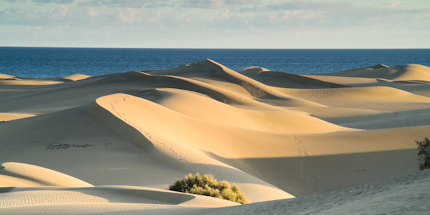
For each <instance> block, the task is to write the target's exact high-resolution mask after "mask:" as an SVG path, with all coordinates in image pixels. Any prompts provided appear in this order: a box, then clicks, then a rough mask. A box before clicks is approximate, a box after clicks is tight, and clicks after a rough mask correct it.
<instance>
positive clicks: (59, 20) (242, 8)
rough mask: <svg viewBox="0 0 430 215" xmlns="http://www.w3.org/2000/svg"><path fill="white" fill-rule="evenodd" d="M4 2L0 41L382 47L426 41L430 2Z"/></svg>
mask: <svg viewBox="0 0 430 215" xmlns="http://www.w3.org/2000/svg"><path fill="white" fill-rule="evenodd" d="M3 2H7V4H5V5H7V6H0V29H1V32H2V33H0V38H3V39H2V41H3V42H0V45H14V44H15V43H16V42H17V41H19V40H25V41H24V42H25V43H29V41H31V40H34V41H35V43H37V42H40V43H41V44H45V43H46V41H49V39H50V38H51V39H52V37H54V38H59V39H58V40H51V41H57V42H58V43H61V38H62V37H64V38H68V36H67V35H65V34H68V35H69V34H73V35H75V36H74V37H73V38H75V39H73V38H72V39H71V41H70V40H68V41H65V39H64V40H63V41H65V42H66V43H67V44H76V45H79V44H83V46H88V45H91V44H92V43H91V44H90V42H88V41H98V42H96V44H94V45H95V46H109V44H111V45H113V46H121V45H127V46H132V44H131V43H129V41H130V40H133V41H136V40H137V38H141V39H142V40H141V41H137V42H135V43H134V45H136V46H139V47H148V46H150V47H156V46H163V45H167V44H169V45H170V46H175V47H199V46H203V47H215V48H221V47H231V48H240V47H242V48H246V47H249V48H262V47H267V48H300V47H301V48H312V47H314V48H324V47H323V46H330V47H333V48H343V47H345V48H347V47H351V48H354V47H355V48H360V47H361V48H371V47H375V48H378V47H377V46H387V48H389V47H390V46H392V47H395V46H396V44H395V43H397V45H398V46H399V45H400V46H402V47H406V46H410V47H418V46H419V45H418V41H419V42H421V45H422V46H425V47H430V42H429V40H428V39H424V37H428V36H430V30H428V29H430V22H428V20H430V8H429V7H427V8H417V7H414V6H412V5H408V4H406V3H402V2H400V1H392V2H388V3H384V4H373V5H364V6H356V5H354V4H352V3H351V2H350V1H344V2H341V1H337V2H331V1H264V0H251V1H244V0H190V1H176V0H161V1H155V0H149V1H138V0H92V1H80V0H32V1H20V2H11V1H10V0H7V1H3ZM38 29H40V30H38ZM11 30H12V31H11ZM24 34H28V36H27V37H25V36H24ZM172 34H174V36H172ZM55 35H56V36H55ZM97 37H98V38H99V40H96V38H97ZM348 37H349V38H348ZM20 38H21V39H20ZM172 39H173V41H175V42H176V43H173V41H172ZM357 39H358V40H357ZM73 40H74V41H73ZM108 41H111V42H110V43H109V44H108ZM190 41H193V42H192V43H191V42H190ZM275 41H276V42H275ZM366 41H367V42H366ZM318 43H323V44H325V45H323V44H319V45H318ZM390 43H392V44H390ZM175 44H176V45H175ZM306 44H308V45H306ZM35 45H37V44H35ZM327 48H329V47H327ZM399 48H400V47H399Z"/></svg>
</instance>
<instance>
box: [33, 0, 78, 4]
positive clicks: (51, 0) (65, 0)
mask: <svg viewBox="0 0 430 215" xmlns="http://www.w3.org/2000/svg"><path fill="white" fill-rule="evenodd" d="M32 1H33V2H37V3H57V4H68V3H72V2H73V0H32Z"/></svg>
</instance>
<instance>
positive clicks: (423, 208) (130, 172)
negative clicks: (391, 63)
mask: <svg viewBox="0 0 430 215" xmlns="http://www.w3.org/2000/svg"><path fill="white" fill-rule="evenodd" d="M0 122H1V123H0V138H1V141H0V164H1V167H0V214H31V213H33V214H56V213H60V214H93V213H107V214H140V213H145V214H170V213H172V214H264V213H272V214H336V213H339V214H354V213H357V214H359V213H364V214H384V213H391V212H396V213H397V212H398V214H428V211H429V210H430V205H429V204H428V200H429V199H430V194H429V192H428V190H427V191H426V188H428V187H429V186H430V172H429V171H421V172H419V169H418V161H417V153H418V151H417V149H416V143H415V141H416V140H422V139H424V138H425V137H429V136H430V68H429V67H426V66H422V65H415V64H413V65H407V66H396V67H388V66H385V65H382V64H381V65H379V64H378V65H375V66H373V67H366V68H358V69H353V70H348V71H340V72H333V73H327V74H308V75H294V74H290V73H283V72H278V71H270V70H267V69H264V68H260V67H252V68H249V69H247V70H245V71H233V70H231V69H229V68H227V67H225V66H223V65H221V64H219V63H217V62H214V61H212V60H209V59H206V60H203V61H200V62H197V63H191V64H188V65H183V66H179V67H177V68H173V69H168V70H160V71H130V72H125V73H118V74H111V75H104V76H96V77H89V76H86V75H81V74H74V75H70V76H67V77H53V78H46V79H43V80H42V79H30V78H25V77H15V76H11V75H8V74H0ZM197 172H199V173H200V174H202V175H203V174H212V175H213V176H214V177H215V178H217V179H218V180H226V181H230V182H235V183H236V184H237V185H238V186H239V187H240V188H241V190H242V191H243V192H244V194H245V195H246V197H247V198H248V199H250V200H251V202H252V204H249V205H239V204H237V203H233V202H230V201H226V200H221V199H215V198H211V197H207V196H198V195H193V194H185V193H178V192H173V191H169V190H167V188H168V186H169V185H170V184H172V183H173V182H175V180H176V179H182V178H183V177H184V176H185V175H187V174H188V173H197ZM388 203H389V205H388Z"/></svg>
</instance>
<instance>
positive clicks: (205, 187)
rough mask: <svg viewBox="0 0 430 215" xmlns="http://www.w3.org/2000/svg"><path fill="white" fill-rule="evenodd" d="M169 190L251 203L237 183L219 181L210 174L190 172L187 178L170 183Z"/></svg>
mask: <svg viewBox="0 0 430 215" xmlns="http://www.w3.org/2000/svg"><path fill="white" fill-rule="evenodd" d="M169 190H173V191H178V192H184V193H192V194H199V195H205V196H212V197H215V198H220V199H226V200H229V201H232V202H237V203H240V204H248V203H250V201H249V200H248V199H246V197H245V195H244V194H243V193H242V191H240V189H239V187H238V186H237V185H236V184H233V185H230V183H229V182H227V181H221V182H218V181H217V180H216V179H214V177H213V175H210V174H209V175H204V176H203V177H202V176H201V175H200V174H199V173H196V174H195V175H193V174H191V173H189V174H188V176H185V179H182V180H176V182H175V183H174V184H173V185H170V187H169Z"/></svg>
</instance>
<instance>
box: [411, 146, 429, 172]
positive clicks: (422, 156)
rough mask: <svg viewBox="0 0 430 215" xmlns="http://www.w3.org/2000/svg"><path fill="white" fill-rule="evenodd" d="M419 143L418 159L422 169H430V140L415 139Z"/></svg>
mask: <svg viewBox="0 0 430 215" xmlns="http://www.w3.org/2000/svg"><path fill="white" fill-rule="evenodd" d="M415 142H416V143H417V145H418V161H419V167H420V170H425V169H430V141H429V139H427V138H425V139H424V140H423V141H415Z"/></svg>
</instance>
